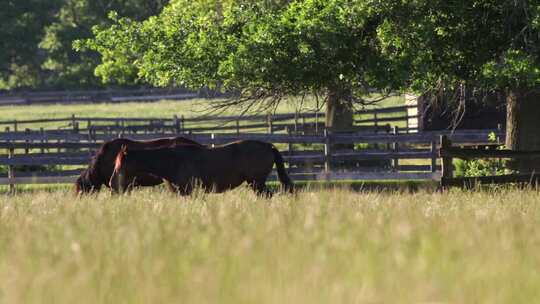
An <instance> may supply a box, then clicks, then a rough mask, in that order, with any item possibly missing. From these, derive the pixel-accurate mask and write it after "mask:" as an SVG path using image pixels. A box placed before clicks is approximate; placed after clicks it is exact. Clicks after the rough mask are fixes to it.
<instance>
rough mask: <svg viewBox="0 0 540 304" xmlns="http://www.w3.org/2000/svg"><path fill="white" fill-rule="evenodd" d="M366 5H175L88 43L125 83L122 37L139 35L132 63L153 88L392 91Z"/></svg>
mask: <svg viewBox="0 0 540 304" xmlns="http://www.w3.org/2000/svg"><path fill="white" fill-rule="evenodd" d="M363 4H364V1H350V0H331V1H322V0H306V1H292V2H290V3H289V2H288V1H262V0H261V1H241V0H229V1H184V0H176V1H172V2H171V3H170V5H168V6H167V7H166V8H165V9H164V11H163V12H162V13H161V14H160V15H159V16H158V17H156V18H153V19H149V20H147V21H144V22H141V23H139V24H138V25H137V26H135V27H126V26H123V25H121V23H120V22H117V23H116V24H115V25H114V26H113V27H111V28H109V29H101V30H100V31H98V32H96V33H95V38H94V39H92V41H91V42H89V44H88V45H89V46H91V47H92V49H94V50H96V51H98V52H99V53H100V54H101V56H102V64H101V65H100V66H99V67H98V69H97V70H96V71H97V73H99V74H100V76H101V77H102V79H103V80H106V81H111V80H114V79H116V80H117V81H118V80H121V79H122V75H118V74H116V71H121V68H120V67H117V68H115V66H117V65H119V64H121V63H123V61H124V60H123V59H118V57H116V56H117V55H119V56H124V57H128V56H130V54H133V52H127V51H126V46H125V44H126V43H127V41H123V39H122V38H121V37H123V36H124V35H132V34H133V32H135V31H137V32H138V34H137V35H139V36H142V37H145V39H143V40H140V41H139V43H141V44H143V45H140V46H139V47H138V50H139V51H140V52H139V53H136V54H135V57H136V59H135V58H133V59H132V60H130V61H134V62H136V63H137V65H136V69H137V70H138V72H137V75H138V77H140V78H141V79H144V80H145V81H148V82H150V83H152V84H154V85H165V84H171V83H172V84H182V85H186V86H189V87H191V88H195V89H198V88H200V87H203V86H210V87H214V88H223V89H226V90H235V91H238V90H244V89H245V90H247V91H253V90H257V91H258V92H264V93H263V94H264V95H284V94H289V95H301V94H305V93H312V92H319V93H324V92H325V90H327V89H328V88H333V89H338V90H353V91H364V90H365V89H366V88H368V87H370V86H373V85H376V86H381V87H385V86H387V85H388V83H392V81H390V79H393V78H394V75H399V73H389V71H391V70H392V67H391V66H389V65H388V61H387V60H386V59H385V58H383V57H382V56H380V52H379V50H378V48H377V41H376V31H375V30H376V20H375V18H376V16H373V15H372V14H373V13H374V11H373V10H371V9H369V8H368V6H365V5H363ZM114 27H120V28H122V31H124V32H126V33H129V34H120V33H118V32H117V31H113V28H114ZM119 39H120V40H121V41H118V40H119ZM136 43H137V42H136ZM111 48H112V50H111ZM114 49H116V50H114ZM111 53H114V54H115V56H114V57H113V56H111ZM122 54H124V55H122ZM126 54H127V55H126ZM383 78H384V81H380V80H381V79H383Z"/></svg>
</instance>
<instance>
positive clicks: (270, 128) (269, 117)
mask: <svg viewBox="0 0 540 304" xmlns="http://www.w3.org/2000/svg"><path fill="white" fill-rule="evenodd" d="M267 123H268V133H269V134H272V133H274V126H273V125H272V114H270V113H268V119H267Z"/></svg>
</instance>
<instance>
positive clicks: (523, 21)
mask: <svg viewBox="0 0 540 304" xmlns="http://www.w3.org/2000/svg"><path fill="white" fill-rule="evenodd" d="M373 2H374V3H375V2H379V1H373ZM379 9H380V11H381V14H382V15H383V16H384V21H383V22H382V23H381V25H380V26H379V28H378V33H379V35H378V37H379V38H380V41H381V44H382V46H383V50H384V52H385V54H387V55H388V56H390V57H392V58H394V59H395V60H396V61H397V62H402V63H403V62H406V63H407V64H408V65H407V66H408V67H409V70H410V75H409V80H410V82H409V83H408V84H407V85H410V86H411V87H412V88H414V89H417V90H421V91H425V90H430V89H433V88H436V87H439V88H440V87H447V88H448V87H456V86H457V85H459V84H470V85H472V86H475V87H484V88H494V89H514V88H534V87H537V86H539V85H540V4H539V3H538V1H537V0H517V1H490V0H464V1H445V0H406V1H384V2H380V4H379Z"/></svg>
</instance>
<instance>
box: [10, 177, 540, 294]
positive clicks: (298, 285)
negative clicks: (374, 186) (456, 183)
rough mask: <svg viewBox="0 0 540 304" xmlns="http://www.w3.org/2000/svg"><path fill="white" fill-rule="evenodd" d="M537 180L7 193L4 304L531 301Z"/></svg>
mask: <svg viewBox="0 0 540 304" xmlns="http://www.w3.org/2000/svg"><path fill="white" fill-rule="evenodd" d="M539 223H540V197H539V193H538V191H537V190H534V189H529V190H520V189H515V188H511V187H508V188H506V187H505V188H502V187H501V188H491V189H487V190H475V191H471V192H466V191H459V190H453V191H450V192H446V193H442V194H441V193H438V192H435V191H433V190H432V189H430V188H422V189H418V190H417V191H413V192H407V191H397V190H391V191H370V190H361V189H360V190H356V191H355V190H352V189H351V188H348V187H333V188H330V189H328V188H327V189H323V188H318V187H312V188H309V187H308V188H307V189H304V190H303V191H301V192H300V193H299V194H298V195H297V196H289V195H276V196H275V197H274V198H272V199H270V200H268V199H262V198H258V197H256V196H255V195H254V194H253V193H252V192H251V191H250V190H248V189H242V188H240V189H237V190H234V191H231V192H227V193H225V194H204V193H196V194H195V195H194V196H193V197H191V198H183V197H176V196H174V195H172V194H170V193H168V192H166V191H164V190H163V189H162V188H154V189H144V190H138V191H135V192H134V193H132V194H131V195H128V196H116V197H111V196H110V195H109V194H108V193H105V192H103V193H100V194H98V195H95V196H90V197H85V198H82V199H77V198H76V197H75V196H74V195H73V194H72V193H71V192H70V191H69V190H66V189H51V190H45V189H44V190H35V191H29V192H21V193H19V194H16V195H14V196H8V195H3V196H0V302H2V303H173V302H183V303H255V302H256V303H510V302H511V303H532V302H537V301H539V300H540V288H538V287H540V272H539V271H538V269H540V258H539V255H538V252H540V235H539V234H538V233H537V232H536V230H537V227H538V225H539Z"/></svg>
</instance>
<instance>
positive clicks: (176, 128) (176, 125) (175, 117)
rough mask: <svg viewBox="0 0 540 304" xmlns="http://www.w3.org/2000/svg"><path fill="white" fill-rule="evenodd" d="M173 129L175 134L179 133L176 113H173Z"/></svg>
mask: <svg viewBox="0 0 540 304" xmlns="http://www.w3.org/2000/svg"><path fill="white" fill-rule="evenodd" d="M174 131H175V132H176V134H179V133H180V120H178V115H176V114H174Z"/></svg>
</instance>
